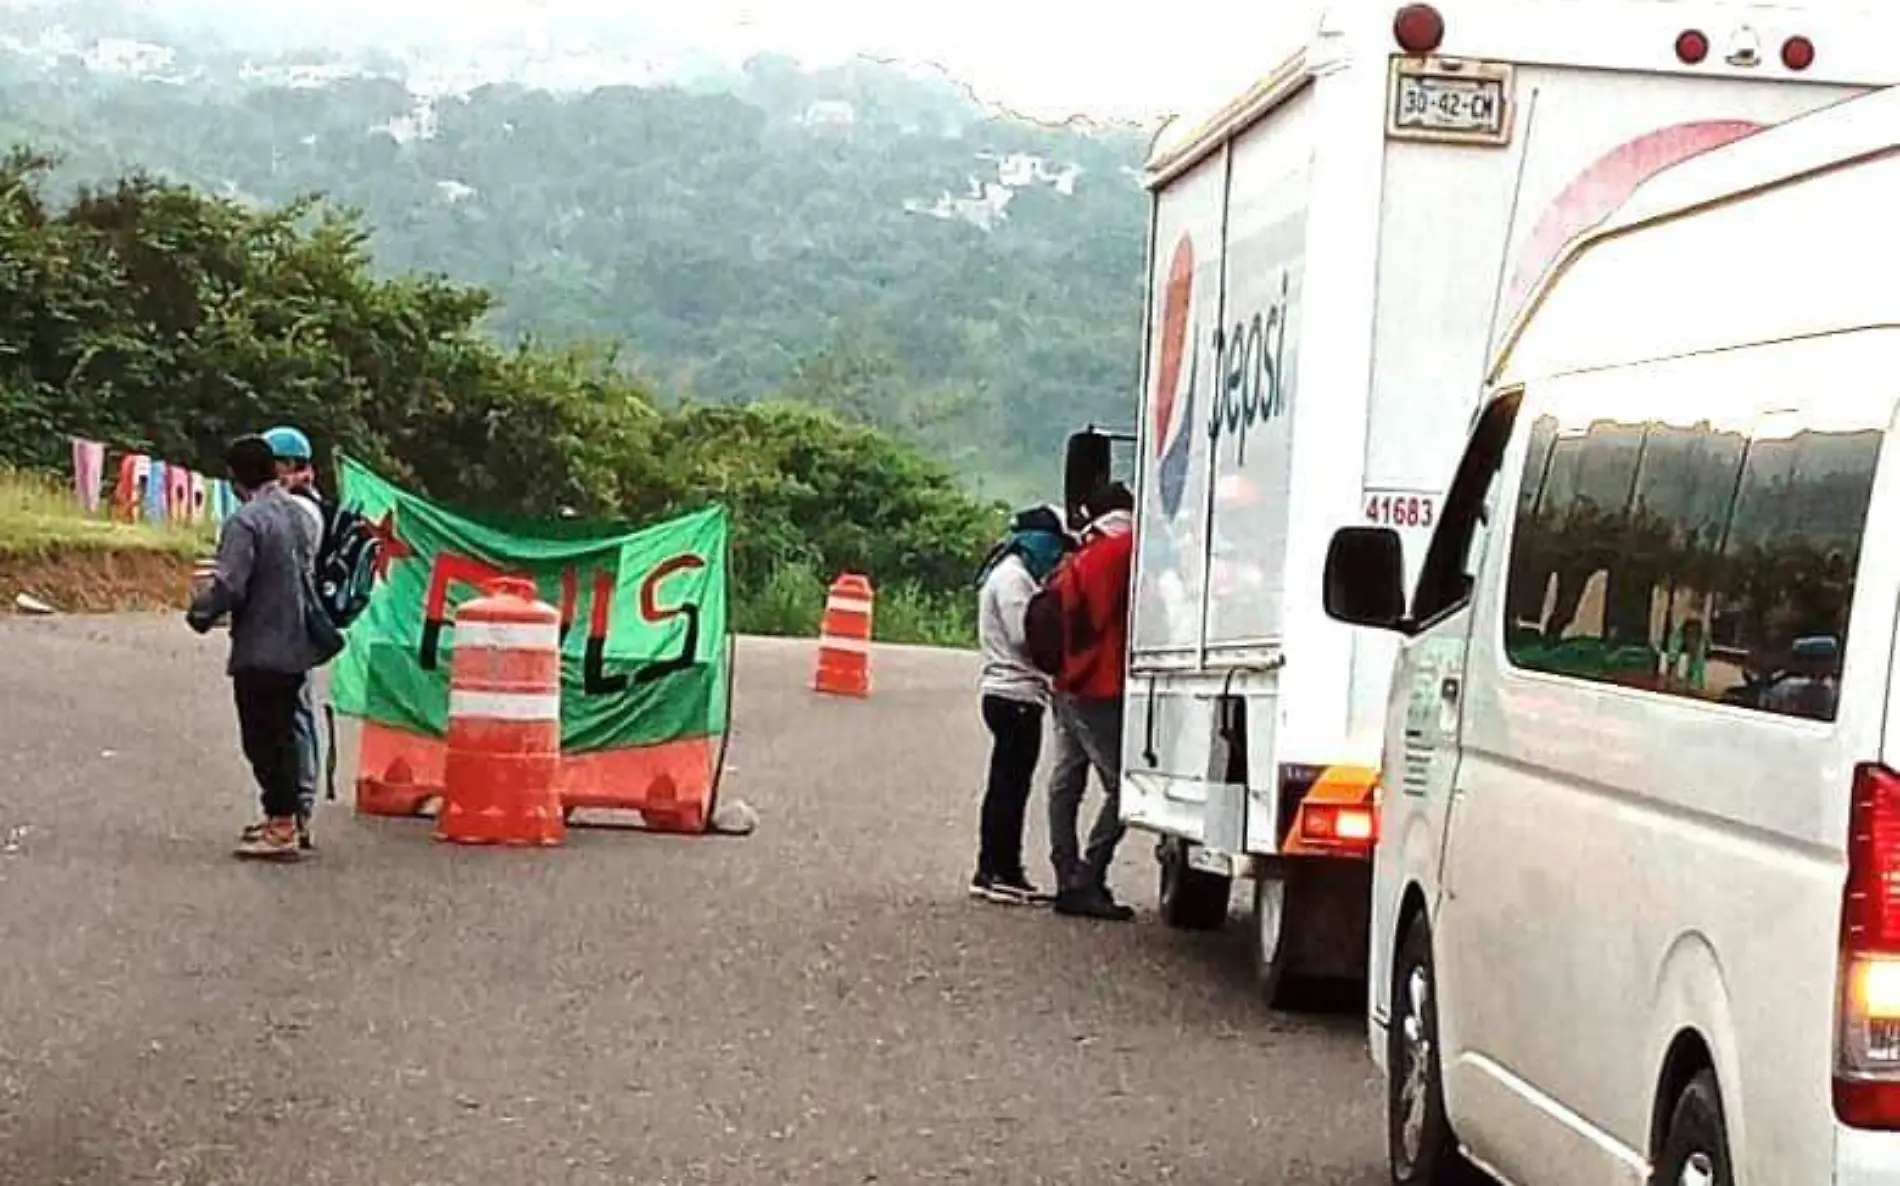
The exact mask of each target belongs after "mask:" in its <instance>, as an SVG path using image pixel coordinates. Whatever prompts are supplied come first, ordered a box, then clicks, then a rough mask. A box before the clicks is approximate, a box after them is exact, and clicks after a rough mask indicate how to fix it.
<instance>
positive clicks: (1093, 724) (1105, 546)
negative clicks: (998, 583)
mask: <svg viewBox="0 0 1900 1186" xmlns="http://www.w3.org/2000/svg"><path fill="white" fill-rule="evenodd" d="M1134 506H1135V500H1134V496H1133V495H1132V494H1130V493H1129V490H1128V487H1127V486H1125V485H1123V484H1122V483H1120V482H1111V483H1109V484H1108V485H1107V486H1105V487H1103V488H1102V490H1100V491H1099V492H1097V493H1096V494H1094V495H1092V496H1091V497H1090V498H1089V499H1088V500H1087V501H1086V502H1084V503H1083V507H1084V509H1085V510H1086V512H1087V513H1088V514H1089V516H1090V522H1089V524H1088V526H1087V527H1086V528H1084V530H1083V534H1082V546H1081V547H1080V549H1078V550H1077V551H1076V552H1075V554H1074V555H1072V556H1070V557H1069V558H1068V559H1067V560H1066V561H1064V564H1065V566H1066V567H1068V568H1069V569H1070V572H1069V573H1068V574H1067V575H1066V577H1065V579H1064V586H1065V589H1066V591H1067V593H1066V596H1065V598H1064V604H1063V607H1062V611H1063V612H1062V617H1063V640H1062V662H1061V667H1060V669H1059V670H1058V671H1057V673H1056V676H1055V681H1054V689H1053V690H1054V696H1053V704H1054V716H1055V724H1056V744H1057V754H1058V761H1057V763H1056V770H1057V777H1055V778H1052V779H1051V780H1050V786H1049V834H1050V837H1049V838H1050V848H1051V856H1052V857H1053V860H1054V864H1055V867H1056V868H1055V872H1056V882H1057V887H1056V901H1055V909H1056V912H1057V913H1058V914H1068V915H1075V916H1079V917H1084V918H1101V919H1109V920H1113V921H1116V922H1126V921H1128V920H1130V919H1132V918H1134V917H1135V912H1134V909H1133V908H1132V907H1129V906H1127V905H1125V904H1123V903H1120V902H1117V901H1116V900H1115V896H1114V894H1112V893H1111V892H1110V891H1109V888H1108V869H1109V866H1110V865H1111V864H1113V863H1114V860H1115V848H1116V846H1117V845H1119V844H1120V843H1121V839H1122V834H1123V832H1124V831H1125V830H1126V829H1125V828H1124V827H1123V825H1122V821H1121V771H1122V699H1123V686H1124V681H1125V678H1126V671H1127V666H1128V582H1129V569H1130V565H1131V563H1132V560H1133V555H1134V549H1133V545H1134V534H1135V533H1134V518H1133V511H1134ZM1077 750H1079V751H1080V752H1081V754H1082V755H1084V756H1086V758H1087V765H1086V766H1084V765H1082V764H1081V763H1079V762H1073V761H1071V762H1063V761H1061V760H1060V756H1061V754H1062V753H1064V752H1065V751H1066V752H1070V753H1073V752H1074V751H1077ZM1089 766H1092V767H1094V768H1095V773H1096V776H1097V777H1098V778H1100V779H1101V782H1102V806H1101V810H1100V811H1099V812H1098V813H1097V815H1096V817H1095V826H1094V827H1093V828H1092V829H1090V831H1089V839H1088V847H1087V849H1086V850H1082V849H1081V848H1080V846H1079V845H1078V844H1077V839H1076V827H1077V822H1078V817H1079V816H1080V814H1081V808H1082V793H1083V791H1084V789H1085V788H1086V786H1087V780H1088V767H1089ZM1065 770H1066V771H1067V775H1066V777H1065V776H1064V775H1063V772H1064V771H1065Z"/></svg>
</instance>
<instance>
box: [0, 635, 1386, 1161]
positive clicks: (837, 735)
mask: <svg viewBox="0 0 1900 1186" xmlns="http://www.w3.org/2000/svg"><path fill="white" fill-rule="evenodd" d="M221 645H222V638H221V636H214V637H213V638H211V639H199V638H196V637H195V636H193V635H191V634H190V633H189V632H188V631H186V630H185V629H184V628H183V625H182V623H180V622H177V621H175V620H171V619H154V618H127V619H64V620H45V621H31V620H27V619H10V620H4V621H0V705H4V706H5V707H4V713H3V714H0V755H4V757H5V763H4V765H3V766H0V771H4V773H0V949H3V950H4V951H5V953H6V957H5V958H4V959H3V960H0V1181H4V1182H5V1183H7V1184H8V1186H53V1184H55V1183H59V1184H65V1183H85V1184H87V1186H129V1184H133V1183H166V1184H179V1186H186V1184H190V1186H197V1184H206V1186H209V1184H212V1183H218V1184H223V1186H235V1184H250V1183H257V1184H269V1186H297V1184H305V1183H308V1184H318V1183H337V1184H350V1186H384V1184H388V1186H442V1184H448V1183H470V1184H475V1183H483V1184H489V1183H493V1184H501V1183H510V1184H512V1183H522V1184H524V1186H525V1184H538V1183H549V1184H552V1183H562V1184H569V1183H572V1184H579V1183H639V1184H641V1186H659V1184H672V1183H701V1182H708V1183H813V1184H823V1186H839V1184H847V1186H848V1184H857V1183H874V1182H875V1183H890V1184H900V1186H908V1184H910V1183H930V1182H958V1183H979V1184H982V1186H1003V1184H1015V1183H1088V1184H1091V1186H1093V1184H1097V1183H1141V1184H1144V1186H1148V1184H1153V1183H1162V1182H1171V1183H1194V1184H1198V1183H1208V1184H1213V1183H1221V1184H1228V1183H1256V1184H1259V1186H1277V1184H1281V1183H1289V1184H1290V1183H1312V1184H1320V1183H1325V1184H1329V1186H1372V1184H1373V1183H1377V1182H1381V1181H1383V1180H1384V1175H1383V1172H1382V1166H1383V1158H1382V1151H1383V1138H1382V1136H1381V1123H1380V1119H1379V1116H1380V1109H1379V1107H1378V1103H1377V1098H1378V1093H1377V1088H1376V1085H1375V1081H1374V1078H1373V1070H1372V1068H1371V1065H1370V1063H1369V1062H1368V1060H1367V1058H1366V1055H1365V1048H1364V1037H1363V1030H1362V1027H1361V1022H1360V1020H1359V1018H1358V1016H1357V1015H1356V1014H1355V1013H1354V1012H1353V1011H1351V1010H1350V1009H1346V1010H1343V1011H1341V1012H1338V1013H1334V1014H1331V1015H1319V1016H1313V1015H1306V1016H1289V1015H1275V1014H1272V1013H1269V1012H1267V1011H1266V1010H1265V1009H1264V1008H1262V1007H1259V1006H1257V1005H1256V1004H1255V1003H1254V1002H1253V1001H1252V1000H1251V999H1250V997H1249V996H1248V993H1247V986H1246V969H1245V959H1244V950H1243V948H1242V947H1241V944H1242V942H1243V941H1244V940H1243V939H1242V937H1241V932H1242V928H1239V927H1236V928H1234V929H1233V930H1234V933H1233V934H1231V935H1223V936H1217V937H1214V938H1211V939H1210V938H1208V937H1205V936H1202V937H1194V936H1184V935H1180V934H1175V933H1171V932H1169V931H1167V930H1165V929H1164V928H1162V927H1161V926H1160V925H1159V924H1158V923H1157V922H1156V921H1155V920H1154V917H1153V913H1152V910H1153V891H1152V880H1153V879H1152V877H1151V875H1150V870H1151V868H1152V862H1151V860H1150V859H1149V853H1148V852H1147V851H1145V847H1146V846H1144V845H1143V844H1142V843H1141V842H1140V841H1139V840H1135V841H1131V842H1130V843H1129V844H1128V845H1126V846H1125V848H1124V853H1123V859H1122V866H1123V867H1122V868H1121V869H1120V870H1119V871H1118V874H1117V879H1116V880H1117V885H1118V887H1119V888H1120V889H1121V890H1122V892H1123V894H1124V896H1126V897H1128V898H1129V899H1130V900H1132V901H1133V902H1135V904H1136V905H1138V906H1139V907H1141V908H1142V910H1143V916H1142V918H1141V920H1140V921H1139V922H1137V923H1135V924H1133V925H1127V926H1114V925H1112V924H1099V923H1089V922H1082V921H1076V920H1067V919H1060V918H1057V917H1055V916H1053V915H1051V914H1049V913H1048V912H1047V911H1040V910H1038V911H1031V910H1022V909H1009V908H1004V907H996V906H987V905H980V904H976V903H972V902H970V901H969V900H968V899H967V898H966V897H965V896H964V892H963V890H964V885H965V882H966V880H967V878H968V875H969V872H970V864H971V861H972V859H973V853H972V835H973V831H974V819H975V814H976V795H977V787H978V783H979V764H980V762H981V760H982V756H983V754H984V748H983V746H984V737H983V734H982V731H981V724H980V723H979V722H978V721H977V719H976V714H975V709H974V703H973V700H972V686H973V661H972V659H971V658H970V657H968V656H964V655H957V654H949V653H943V652H932V651H922V650H907V649H882V650H880V651H879V652H878V653H877V655H876V657H875V659H874V663H875V668H874V673H875V674H874V678H875V680H876V683H877V686H876V689H875V695H874V698H873V699H871V700H870V701H868V702H864V703H857V702H850V701H839V700H833V699H829V698H820V697H816V696H814V695H812V694H811V693H810V692H808V691H807V690H806V687H805V685H806V682H807V681H808V679H809V675H810V662H811V654H812V644H810V643H786V642H764V641H759V642H754V641H750V640H748V641H747V642H746V643H744V644H743V645H742V646H741V648H740V651H739V667H738V681H739V682H738V689H739V691H738V700H737V705H736V710H735V713H736V716H735V720H736V728H735V732H734V737H733V743H732V748H731V751H730V754H729V764H730V766H731V771H730V774H729V776H728V779H729V781H728V783H727V785H728V787H729V788H730V790H731V792H732V793H735V794H738V795H740V796H742V797H743V798H745V799H746V800H748V801H749V802H751V803H752V804H753V805H754V806H755V807H756V808H757V809H758V810H759V812H760V815H761V818H762V823H761V827H760V830H759V831H758V832H757V833H756V834H755V835H753V836H751V837H749V838H745V839H733V838H705V837H695V838H678V837H660V836H651V835H644V834H638V833H627V832H607V831H602V830H585V831H578V830H577V831H575V832H572V833H570V841H569V844H568V845H567V847H565V848H563V849H561V850H558V851H553V852H516V851H491V850H471V849H459V848H452V847H450V846H446V845H440V844H436V843H433V842H432V841H431V840H430V837H429V825H428V824H427V823H426V822H423V821H415V822H410V821H389V820H369V819H365V820H358V819H355V818H354V817H353V816H352V815H351V813H350V812H349V810H348V808H347V804H346V803H339V804H336V805H331V806H330V807H329V808H328V809H327V810H326V813H325V814H324V815H322V816H320V817H319V832H318V837H319V842H320V844H321V845H322V849H323V851H322V853H321V854H320V856H319V857H318V858H317V859H316V860H313V861H310V862H306V863H304V864H301V865H298V866H295V867H288V868H286V867H260V866H257V865H254V864H248V863H245V862H240V861H236V860H233V859H231V858H229V857H228V856H227V855H226V851H227V848H228V845H229V843H230V842H231V840H232V839H233V838H234V835H235V833H236V830H237V829H238V827H239V826H240V824H242V823H243V822H245V820H246V819H247V818H248V817H249V815H250V810H251V804H252V793H251V791H250V788H249V784H248V782H247V779H246V773H245V769H244V767H243V766H242V764H241V762H240V759H239V757H238V755H237V753H236V727H235V723H234V721H233V717H232V713H231V710H230V708H229V705H228V699H227V685H226V683H225V681H224V680H223V678H222V677H221V674H220V670H221V669H220V666H219V663H220V660H221V651H220V647H221ZM1040 803H1041V800H1040V795H1038V800H1037V805H1036V806H1037V809H1038V810H1039V809H1040ZM1032 845H1033V849H1032V851H1035V852H1042V851H1046V847H1045V846H1044V844H1043V841H1042V838H1041V834H1040V830H1039V829H1038V831H1037V833H1036V835H1035V836H1034V837H1033V839H1032Z"/></svg>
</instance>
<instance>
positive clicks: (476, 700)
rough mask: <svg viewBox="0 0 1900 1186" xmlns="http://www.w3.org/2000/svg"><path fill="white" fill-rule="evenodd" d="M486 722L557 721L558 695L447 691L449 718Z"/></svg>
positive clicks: (552, 693) (559, 710)
mask: <svg viewBox="0 0 1900 1186" xmlns="http://www.w3.org/2000/svg"><path fill="white" fill-rule="evenodd" d="M457 718H460V719H462V720H468V719H470V718H474V719H479V720H486V721H558V720H560V719H561V694H560V693H559V692H472V691H469V690H467V689H465V688H452V689H450V690H449V719H450V720H455V719H457Z"/></svg>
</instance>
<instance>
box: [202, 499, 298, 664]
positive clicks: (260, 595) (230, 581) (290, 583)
mask: <svg viewBox="0 0 1900 1186" xmlns="http://www.w3.org/2000/svg"><path fill="white" fill-rule="evenodd" d="M320 543H321V539H320V537H319V534H318V528H317V526H316V524H315V523H313V522H312V520H311V518H310V516H309V515H308V514H307V513H306V512H305V511H304V510H302V509H301V508H299V507H298V506H297V504H296V499H295V498H293V497H292V496H291V495H290V494H288V493H286V492H285V491H284V489H283V487H281V486H279V485H278V484H277V483H275V482H272V483H270V484H269V485H266V486H263V487H260V488H259V489H258V491H257V493H256V494H255V495H253V496H252V497H251V499H250V501H248V502H246V503H245V504H244V505H243V506H242V507H240V508H238V511H237V513H236V514H234V515H232V516H231V517H230V518H229V519H227V520H225V523H224V527H223V529H222V530H221V531H220V532H219V533H218V556H217V571H216V573H215V575H214V576H213V578H212V580H211V582H210V584H208V585H207V586H206V587H205V589H204V591H203V592H202V593H200V594H199V595H198V596H197V597H196V598H194V599H193V600H192V603H191V609H190V611H189V612H188V613H187V615H186V616H187V618H188V619H189V620H190V621H191V623H192V625H193V627H194V628H198V629H209V627H210V625H211V623H213V622H215V621H217V620H218V619H219V618H220V617H222V616H224V615H225V614H227V613H228V614H230V615H231V661H230V663H229V664H228V665H227V666H226V669H225V670H226V671H228V672H233V673H235V672H238V671H276V672H283V673H285V674H297V673H301V672H306V671H309V670H310V669H311V668H312V667H315V666H316V665H317V649H316V647H315V646H314V645H313V644H312V643H311V641H310V629H309V627H308V626H307V625H306V624H305V622H304V614H305V612H306V611H307V609H309V608H311V607H310V606H309V605H308V601H307V597H306V594H305V580H306V575H307V574H308V573H309V571H310V565H311V562H312V560H313V558H314V557H315V556H316V552H317V547H318V545H319V544H320Z"/></svg>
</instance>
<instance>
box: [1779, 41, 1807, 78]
mask: <svg viewBox="0 0 1900 1186" xmlns="http://www.w3.org/2000/svg"><path fill="white" fill-rule="evenodd" d="M1781 64H1782V65H1783V66H1786V67H1787V68H1788V69H1790V70H1806V69H1807V68H1808V67H1809V66H1812V65H1814V42H1812V41H1809V40H1808V39H1807V38H1806V37H1802V36H1800V35H1799V34H1796V35H1795V36H1793V37H1790V38H1788V40H1786V41H1784V42H1782V43H1781Z"/></svg>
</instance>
